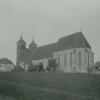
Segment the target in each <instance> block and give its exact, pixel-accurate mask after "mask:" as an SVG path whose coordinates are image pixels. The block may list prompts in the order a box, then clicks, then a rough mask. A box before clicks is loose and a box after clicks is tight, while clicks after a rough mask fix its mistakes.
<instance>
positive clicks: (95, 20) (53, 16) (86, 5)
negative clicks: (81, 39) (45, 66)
mask: <svg viewBox="0 0 100 100" xmlns="http://www.w3.org/2000/svg"><path fill="white" fill-rule="evenodd" d="M79 31H82V32H83V34H84V36H85V37H86V39H87V40H88V42H89V43H90V45H91V46H92V51H93V52H94V54H95V61H100V0H0V58H2V57H7V58H9V59H11V60H12V61H13V62H14V63H15V62H16V42H17V41H18V40H19V38H20V35H21V32H22V35H23V39H24V40H25V41H26V42H27V47H28V45H29V44H30V42H31V41H32V38H33V39H34V40H35V42H36V43H37V44H38V46H41V45H45V44H48V43H52V42H55V41H57V40H58V39H59V38H60V37H63V36H66V35H69V34H71V33H75V32H79Z"/></svg>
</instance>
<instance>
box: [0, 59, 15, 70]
mask: <svg viewBox="0 0 100 100" xmlns="http://www.w3.org/2000/svg"><path fill="white" fill-rule="evenodd" d="M14 67H15V65H14V64H13V63H12V61H11V60H9V59H8V58H2V59H0V72H11V70H13V69H14Z"/></svg>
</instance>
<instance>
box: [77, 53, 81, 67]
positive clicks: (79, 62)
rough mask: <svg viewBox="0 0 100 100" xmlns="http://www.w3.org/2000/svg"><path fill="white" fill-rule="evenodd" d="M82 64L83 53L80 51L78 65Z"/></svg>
mask: <svg viewBox="0 0 100 100" xmlns="http://www.w3.org/2000/svg"><path fill="white" fill-rule="evenodd" d="M81 64H82V55H81V52H79V53H78V66H79V67H81Z"/></svg>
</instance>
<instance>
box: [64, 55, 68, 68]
mask: <svg viewBox="0 0 100 100" xmlns="http://www.w3.org/2000/svg"><path fill="white" fill-rule="evenodd" d="M64 65H65V67H67V54H64Z"/></svg>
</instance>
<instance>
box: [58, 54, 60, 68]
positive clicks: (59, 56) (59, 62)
mask: <svg viewBox="0 0 100 100" xmlns="http://www.w3.org/2000/svg"><path fill="white" fill-rule="evenodd" d="M58 63H59V67H60V55H59V56H58Z"/></svg>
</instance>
